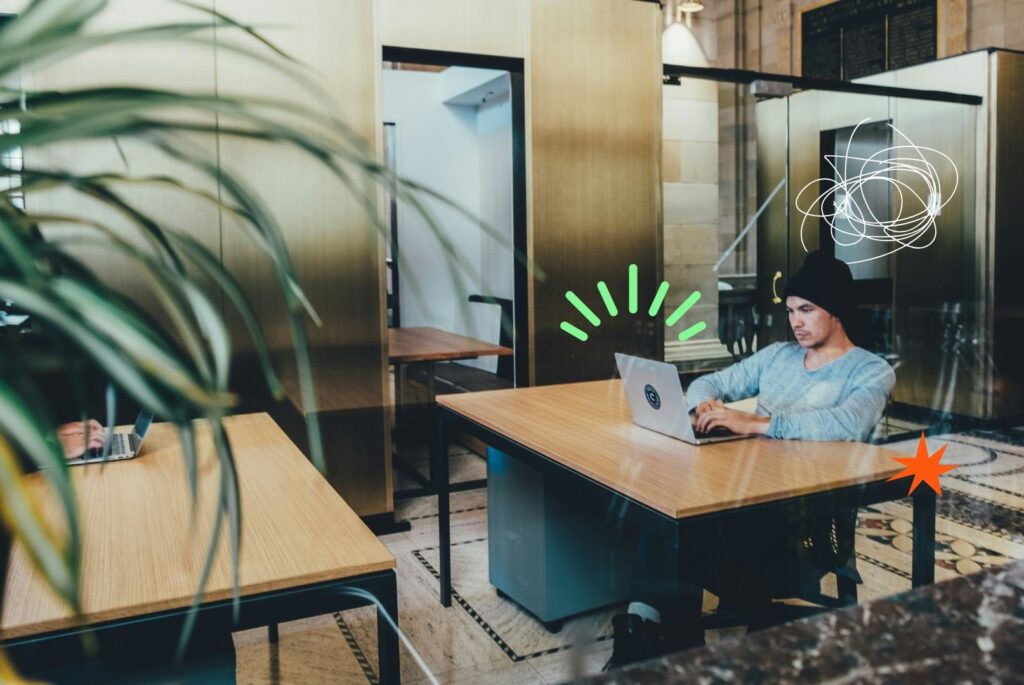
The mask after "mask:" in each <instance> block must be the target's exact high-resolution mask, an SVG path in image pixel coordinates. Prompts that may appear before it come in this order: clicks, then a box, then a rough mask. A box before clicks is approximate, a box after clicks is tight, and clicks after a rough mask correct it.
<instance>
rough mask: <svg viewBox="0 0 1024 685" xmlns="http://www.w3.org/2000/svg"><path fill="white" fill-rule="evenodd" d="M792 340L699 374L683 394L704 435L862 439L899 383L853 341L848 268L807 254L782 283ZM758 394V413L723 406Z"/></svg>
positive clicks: (887, 368) (817, 254)
mask: <svg viewBox="0 0 1024 685" xmlns="http://www.w3.org/2000/svg"><path fill="white" fill-rule="evenodd" d="M785 303H786V311H787V313H788V315H789V325H790V327H791V328H792V329H793V335H794V336H795V337H796V342H790V343H775V344H773V345H769V346H768V347H766V348H764V349H763V350H760V351H759V352H757V354H755V355H753V356H751V357H749V358H748V359H744V360H743V361H742V362H740V363H738V364H734V365H733V366H731V367H729V368H727V369H723V370H722V371H719V372H717V373H713V374H710V375H708V376H702V377H701V378H698V379H697V380H695V381H694V382H693V383H691V384H690V387H689V389H688V391H687V399H688V400H689V402H690V407H691V410H694V411H696V413H697V417H698V418H697V426H698V428H699V429H700V430H702V431H708V430H711V429H713V428H718V427H722V428H727V429H728V430H731V431H732V432H734V433H759V434H763V435H767V436H768V437H772V438H791V439H800V440H867V439H868V437H870V435H871V431H872V430H873V429H874V427H875V424H877V423H878V420H879V419H880V418H881V416H882V412H883V410H884V409H885V404H886V401H887V399H888V397H889V394H890V393H891V392H892V389H893V386H894V385H895V383H896V375H895V374H894V373H893V371H892V368H890V366H889V365H888V364H887V363H886V362H885V361H883V360H882V359H880V358H879V357H877V356H876V355H874V354H872V353H870V352H868V351H867V350H864V349H861V348H859V347H857V346H856V345H854V344H853V343H852V342H851V341H850V337H849V335H847V332H846V326H845V325H844V324H845V323H847V322H849V321H850V318H851V314H852V312H853V276H852V275H851V274H850V267H849V266H847V265H846V264H844V263H843V262H841V261H839V260H838V259H836V258H835V257H832V256H830V255H827V254H825V253H824V252H812V253H811V254H809V255H807V259H806V261H805V262H804V265H803V268H801V269H800V270H799V271H798V272H796V273H795V274H794V275H793V276H792V278H790V279H789V282H788V283H787V284H786V291H785ZM755 396H756V397H757V398H758V402H757V414H756V415H754V414H747V413H744V412H739V411H735V410H732V409H729V408H728V407H726V406H725V405H724V403H725V402H732V401H735V400H740V399H745V398H748V397H755Z"/></svg>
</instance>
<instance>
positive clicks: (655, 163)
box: [528, 0, 689, 384]
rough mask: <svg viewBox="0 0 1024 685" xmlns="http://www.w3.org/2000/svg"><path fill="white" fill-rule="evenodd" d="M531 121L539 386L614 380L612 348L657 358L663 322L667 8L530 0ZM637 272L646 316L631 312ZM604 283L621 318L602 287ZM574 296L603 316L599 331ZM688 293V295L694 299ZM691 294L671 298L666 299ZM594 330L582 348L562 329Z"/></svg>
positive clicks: (605, 0) (534, 354) (617, 1)
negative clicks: (657, 303) (656, 306)
mask: <svg viewBox="0 0 1024 685" xmlns="http://www.w3.org/2000/svg"><path fill="white" fill-rule="evenodd" d="M528 71H529V79H530V81H529V89H530V90H529V92H530V95H529V97H530V102H529V103H528V107H529V109H528V112H529V114H528V117H529V119H530V123H529V124H528V128H532V145H531V151H532V183H531V188H532V196H531V198H530V201H531V206H532V225H531V243H532V244H531V256H532V257H533V259H534V260H535V261H536V263H537V265H538V266H540V267H541V268H542V269H543V270H544V271H545V273H546V274H547V280H546V281H544V282H540V281H536V280H535V281H534V283H533V312H532V313H533V316H534V324H533V327H532V330H531V341H532V350H531V355H530V358H531V360H532V361H533V363H534V378H533V381H534V382H535V383H538V384H547V383H558V382H567V381H580V380H589V379H596V378H607V377H609V376H610V375H611V374H612V373H613V371H614V368H615V362H614V357H613V353H615V352H633V353H638V354H643V355H646V356H651V357H658V358H660V356H661V354H662V349H663V343H662V339H661V338H662V332H661V331H662V328H663V327H662V325H661V323H660V321H658V325H654V320H653V319H651V318H649V317H648V316H647V312H646V309H647V306H648V305H649V304H650V302H651V300H652V298H653V295H654V292H655V289H656V287H657V283H658V282H659V281H658V276H659V275H660V273H661V268H662V267H661V264H662V259H663V256H662V255H661V252H660V246H661V238H660V232H661V210H660V206H661V171H660V162H661V13H660V11H659V9H658V7H657V6H656V5H653V4H650V3H640V2H633V1H631V0H600V1H599V2H588V3H586V11H581V4H580V3H579V2H577V1H575V0H534V2H533V6H532V14H531V23H530V57H529V65H528ZM630 264H636V265H637V266H638V267H639V283H640V287H639V291H638V292H639V303H640V308H641V309H640V312H638V314H637V315H635V316H634V315H630V314H629V313H628V311H627V308H626V303H627V297H626V295H627V291H628V286H627V284H628V276H627V274H628V266H629V265H630ZM598 280H604V281H605V282H607V284H608V287H609V289H610V290H611V292H612V294H613V296H614V297H615V298H616V301H617V304H618V307H619V310H620V313H619V315H618V316H617V317H615V318H612V317H609V316H608V314H607V311H606V310H605V309H604V306H603V305H602V303H601V298H600V295H599V294H598V291H597V289H596V283H597V281H598ZM567 290H573V291H574V292H576V293H577V294H579V295H580V297H581V298H583V299H584V301H586V302H588V303H589V304H590V305H591V306H592V308H593V309H594V311H595V313H598V315H599V317H600V318H601V320H602V323H601V325H600V327H599V328H597V329H594V328H592V327H591V326H590V325H589V324H587V322H586V321H585V320H584V319H583V317H581V316H580V315H579V314H577V313H576V312H575V310H574V309H573V308H572V306H571V305H570V304H569V303H568V302H567V301H566V299H565V292H566V291H567ZM688 294H689V293H686V295H688ZM683 297H685V295H680V294H679V293H674V294H670V296H669V302H670V303H672V302H674V301H675V300H674V299H673V298H678V299H679V300H681V299H682V298H683ZM563 320H566V321H570V322H572V323H575V324H577V325H579V326H580V327H581V328H583V329H585V330H588V331H589V332H590V333H591V337H590V340H589V341H588V342H585V343H583V342H580V341H578V340H576V339H575V338H572V337H570V336H569V335H567V334H566V333H564V332H562V331H561V330H560V329H559V325H560V323H561V322H562V321H563Z"/></svg>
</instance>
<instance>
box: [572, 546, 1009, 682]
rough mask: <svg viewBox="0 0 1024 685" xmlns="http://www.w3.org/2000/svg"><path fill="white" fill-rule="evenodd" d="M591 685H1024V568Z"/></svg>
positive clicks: (799, 624)
mask: <svg viewBox="0 0 1024 685" xmlns="http://www.w3.org/2000/svg"><path fill="white" fill-rule="evenodd" d="M585 682H587V683H595V684H596V683H607V684H609V685H610V684H623V685H625V684H629V685H641V684H646V683H702V684H708V683H732V682H742V683H826V682H827V683H939V682H942V683H1010V682H1024V562H1015V563H1013V564H1008V565H1006V566H1003V567H998V568H991V569H987V570H985V571H981V572H979V573H976V574H974V575H971V576H965V577H961V578H956V579H954V580H950V581H946V582H944V583H939V584H937V585H932V586H929V587H926V588H921V589H919V590H913V591H911V592H907V593H904V594H901V595H895V596H893V597H889V598H886V599H881V600H876V601H874V602H871V603H870V604H864V605H859V606H855V607H849V608H846V609H841V610H837V611H832V612H828V613H826V614H820V615H818V616H814V617H812V618H808V619H803V620H800V621H795V622H793V623H789V624H786V625H783V626H778V627H776V628H772V629H770V630H765V631H764V632H761V633H756V634H754V635H751V636H750V637H749V638H747V637H740V638H731V639H727V640H723V641H721V642H717V643H715V644H712V645H709V646H708V647H702V648H698V649H692V650H689V651H686V652H681V653H679V654H674V655H671V656H668V657H664V658H662V659H655V660H652V661H648V662H645V663H642V664H637V665H635V666H630V667H628V668H625V669H622V670H619V671H614V672H611V673H606V674H603V675H601V676H597V677H595V678H593V679H590V680H586V681H585Z"/></svg>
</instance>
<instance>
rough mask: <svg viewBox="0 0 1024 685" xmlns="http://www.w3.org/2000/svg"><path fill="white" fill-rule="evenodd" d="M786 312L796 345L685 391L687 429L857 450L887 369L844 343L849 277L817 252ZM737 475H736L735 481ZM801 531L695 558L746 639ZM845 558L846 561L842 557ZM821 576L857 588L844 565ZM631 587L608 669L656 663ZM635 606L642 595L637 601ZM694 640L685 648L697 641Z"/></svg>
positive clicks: (795, 560) (785, 575)
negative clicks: (744, 406)
mask: <svg viewBox="0 0 1024 685" xmlns="http://www.w3.org/2000/svg"><path fill="white" fill-rule="evenodd" d="M785 304H786V311H787V313H788V315H789V325H790V327H791V328H792V330H793V335H794V336H795V337H796V342H785V343H775V344H773V345H769V346H768V347H766V348H764V349H763V350H760V351H758V352H757V353H756V354H754V355H753V356H751V357H749V358H747V359H744V360H743V361H741V362H739V363H737V364H734V365H732V366H730V367H729V368H727V369H723V370H722V371H718V372H716V373H712V374H709V375H707V376H702V377H700V378H698V379H696V380H695V381H693V382H692V383H691V384H690V387H689V388H688V390H687V399H688V403H689V405H690V411H691V412H693V411H695V412H696V414H697V429H698V430H700V431H702V432H705V433H706V432H708V431H711V430H713V429H715V428H724V429H727V430H729V431H732V432H734V433H744V434H761V435H765V436H767V437H769V438H781V439H795V440H851V441H853V440H867V439H868V438H869V437H870V435H871V432H872V430H873V429H874V427H875V425H876V424H877V423H878V421H879V419H881V417H882V412H883V411H884V409H885V405H886V402H887V400H888V397H889V394H890V393H891V392H892V389H893V386H894V385H895V383H896V375H895V373H894V372H893V370H892V368H891V367H890V366H889V365H888V364H887V363H886V362H885V361H884V360H882V359H880V358H879V357H877V356H875V355H874V354H872V353H870V352H868V351H867V350H864V349H862V348H860V347H857V346H856V345H854V344H853V342H852V341H851V340H850V336H849V334H848V332H847V327H848V325H849V323H850V320H851V316H852V313H853V310H854V307H853V276H852V274H851V273H850V267H849V266H847V265H846V264H845V263H843V262H841V261H839V260H837V259H835V258H834V257H831V256H829V255H827V254H825V253H823V252H812V253H811V254H809V255H807V258H806V260H805V262H804V265H803V267H802V268H801V269H800V270H799V271H798V272H797V273H795V274H794V275H793V276H792V278H790V280H789V282H788V283H787V284H786V290H785ZM755 396H756V397H757V398H758V402H757V413H756V414H749V413H746V412H741V411H737V410H734V409H730V408H728V407H726V406H725V404H724V403H725V402H733V401H736V400H741V399H746V398H749V397H755ZM738 475H740V474H738ZM806 533H807V523H806V522H805V523H804V524H803V525H801V526H794V525H793V524H792V523H791V522H787V521H762V522H761V525H758V526H757V527H756V528H751V527H744V528H742V529H737V530H730V531H729V532H728V533H727V534H723V536H722V542H721V543H720V544H718V545H715V546H709V547H706V548H704V549H703V550H702V551H701V556H702V558H701V560H700V566H701V569H702V571H701V572H702V575H703V576H704V577H705V579H706V581H707V582H706V583H705V587H707V588H708V589H709V590H710V591H711V592H714V593H715V594H716V595H718V597H719V598H720V604H719V610H721V609H722V607H723V606H731V607H734V608H737V609H739V610H740V611H741V612H742V614H743V615H744V616H746V618H747V623H748V631H749V630H756V629H759V628H763V627H766V626H768V625H771V623H772V599H773V594H774V593H775V592H776V591H777V589H778V588H779V587H780V585H785V582H784V581H786V580H787V579H790V578H792V577H793V576H795V575H796V574H798V573H799V572H800V569H801V568H802V567H803V565H805V564H808V563H811V561H810V560H809V559H808V558H807V546H806V545H805V544H804V540H805V539H806V537H807V535H806ZM653 547H654V546H653V545H650V544H647V543H645V541H641V542H640V543H639V548H638V549H639V550H640V551H639V552H638V554H639V558H641V559H643V560H645V562H646V565H648V566H654V565H656V564H654V563H653V562H652V561H651V560H652V559H656V558H657V555H658V553H659V551H660V550H655V549H653ZM851 558H852V556H851ZM837 564H845V567H844V568H837V569H831V570H834V571H836V572H838V573H843V574H848V575H849V576H850V577H852V578H853V579H854V580H856V581H857V582H859V576H857V574H856V569H855V567H853V566H852V562H851V560H849V559H847V560H842V561H838V562H837ZM638 587H640V591H641V593H646V594H647V596H648V598H649V599H647V600H645V601H634V602H631V603H630V605H629V609H628V613H627V614H624V615H621V616H616V617H615V619H614V620H613V627H614V633H615V634H614V640H615V642H614V652H613V654H612V658H611V660H610V661H609V664H608V667H616V666H620V665H624V664H626V663H631V662H633V661H637V660H640V659H644V658H653V657H655V656H659V655H660V654H661V653H662V652H663V651H664V650H663V647H662V644H663V640H664V634H663V631H662V629H661V626H660V623H661V619H662V616H661V614H660V612H659V610H658V609H657V608H656V607H657V606H658V605H664V603H663V602H661V601H660V600H659V598H657V597H656V596H655V594H656V591H655V588H654V587H653V586H652V585H650V584H648V585H647V586H646V587H642V586H638ZM641 596H642V595H641ZM702 634H703V631H701V635H700V636H697V637H696V638H695V639H697V640H702Z"/></svg>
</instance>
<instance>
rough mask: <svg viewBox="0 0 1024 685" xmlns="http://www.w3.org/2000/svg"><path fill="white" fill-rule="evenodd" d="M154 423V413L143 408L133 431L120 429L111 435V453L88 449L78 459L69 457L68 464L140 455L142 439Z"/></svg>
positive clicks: (89, 462)
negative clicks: (105, 453) (104, 454)
mask: <svg viewBox="0 0 1024 685" xmlns="http://www.w3.org/2000/svg"><path fill="white" fill-rule="evenodd" d="M151 423H153V414H152V413H150V412H148V411H146V410H145V409H143V410H142V411H140V412H139V415H138V417H136V419H135V425H134V426H132V430H131V432H130V433H129V432H127V431H119V432H117V433H112V434H111V435H110V440H111V443H110V454H108V455H107V456H106V457H104V456H103V450H101V449H99V450H87V451H86V452H85V454H83V455H82V456H81V457H80V458H78V459H69V460H68V465H69V466H75V465H77V464H94V463H96V462H100V461H121V460H122V459H132V458H134V457H137V456H139V449H141V447H142V441H143V440H145V438H146V433H148V432H149V424H151Z"/></svg>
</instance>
